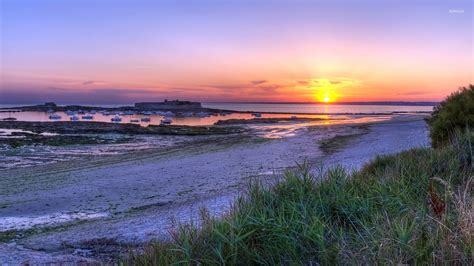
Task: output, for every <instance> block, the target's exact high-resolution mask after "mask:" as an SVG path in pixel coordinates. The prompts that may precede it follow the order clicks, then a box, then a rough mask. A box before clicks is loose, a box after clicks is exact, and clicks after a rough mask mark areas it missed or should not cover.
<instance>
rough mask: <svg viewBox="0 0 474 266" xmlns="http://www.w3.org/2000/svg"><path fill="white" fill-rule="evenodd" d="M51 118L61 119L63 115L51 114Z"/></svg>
mask: <svg viewBox="0 0 474 266" xmlns="http://www.w3.org/2000/svg"><path fill="white" fill-rule="evenodd" d="M49 119H51V120H59V119H61V116H60V115H50V116H49Z"/></svg>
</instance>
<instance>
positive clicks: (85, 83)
mask: <svg viewBox="0 0 474 266" xmlns="http://www.w3.org/2000/svg"><path fill="white" fill-rule="evenodd" d="M94 83H95V81H93V80H88V81H84V82H82V83H81V84H82V85H92V84H94Z"/></svg>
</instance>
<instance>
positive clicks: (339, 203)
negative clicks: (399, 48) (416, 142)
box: [128, 137, 474, 265]
mask: <svg viewBox="0 0 474 266" xmlns="http://www.w3.org/2000/svg"><path fill="white" fill-rule="evenodd" d="M472 159H473V146H472V143H471V142H470V140H469V138H464V137H458V138H457V139H456V140H455V141H453V142H452V143H451V145H448V146H445V147H443V148H439V149H430V148H422V149H412V150H408V151H405V152H402V153H399V154H396V155H390V156H379V157H377V158H376V159H375V160H374V161H372V162H370V163H369V164H367V165H365V166H364V167H363V169H361V170H360V171H358V172H355V173H352V174H350V173H347V172H345V170H344V169H343V168H341V167H335V168H332V169H328V170H325V169H319V171H316V173H314V171H309V167H308V166H307V165H302V166H301V167H300V168H299V170H293V171H289V172H287V173H286V174H285V176H284V180H283V181H282V182H280V183H278V184H277V185H275V186H272V187H268V186H266V185H265V184H262V183H258V182H253V183H252V184H250V186H249V191H248V194H247V195H246V196H245V197H242V198H240V199H239V200H238V201H237V202H236V203H235V205H234V206H233V208H232V210H231V212H230V213H229V214H228V215H226V216H224V217H220V218H211V217H210V216H209V215H207V214H206V213H205V212H203V214H202V218H203V221H204V223H203V224H202V225H201V227H199V228H197V227H194V226H192V225H182V226H180V227H179V229H177V230H176V231H174V232H172V237H173V239H172V241H168V242H154V243H151V244H150V245H149V246H148V247H147V248H146V249H145V251H144V252H143V253H140V254H131V256H130V257H129V258H128V260H129V261H128V262H130V263H133V264H137V265H168V264H188V265H189V264H192V265H200V264H202V265H218V264H219V265H223V264H227V265H255V264H264V265H269V264H285V265H312V264H336V263H337V264H356V263H357V264H399V263H403V264H406V263H409V264H466V265H472V263H473V254H474V253H473V252H474V242H473V236H474V221H473V220H474V213H473V204H474V201H473V197H472V192H473V191H472V185H473V183H474V181H473V179H474V171H473V166H472ZM438 207H439V208H438Z"/></svg>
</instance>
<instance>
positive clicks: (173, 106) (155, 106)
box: [135, 100, 202, 110]
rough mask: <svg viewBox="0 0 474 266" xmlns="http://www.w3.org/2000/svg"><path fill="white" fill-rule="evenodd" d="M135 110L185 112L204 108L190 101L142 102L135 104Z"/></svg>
mask: <svg viewBox="0 0 474 266" xmlns="http://www.w3.org/2000/svg"><path fill="white" fill-rule="evenodd" d="M135 108H137V109H142V110H183V109H185V110H186V109H199V108H202V106H201V103H199V102H190V101H179V100H175V101H168V100H165V101H164V102H141V103H135Z"/></svg>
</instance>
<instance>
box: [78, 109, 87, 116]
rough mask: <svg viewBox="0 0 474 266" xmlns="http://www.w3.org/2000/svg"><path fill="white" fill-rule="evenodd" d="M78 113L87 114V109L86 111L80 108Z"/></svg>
mask: <svg viewBox="0 0 474 266" xmlns="http://www.w3.org/2000/svg"><path fill="white" fill-rule="evenodd" d="M77 113H78V114H80V115H85V114H86V111H84V110H79V111H77Z"/></svg>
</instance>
